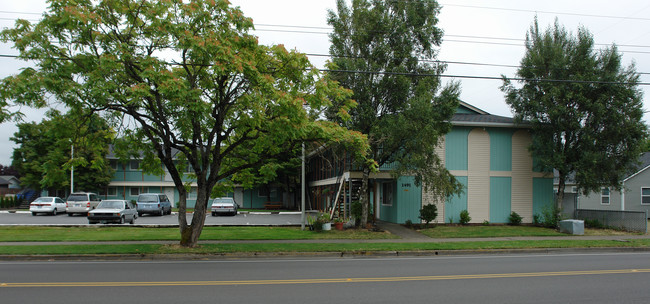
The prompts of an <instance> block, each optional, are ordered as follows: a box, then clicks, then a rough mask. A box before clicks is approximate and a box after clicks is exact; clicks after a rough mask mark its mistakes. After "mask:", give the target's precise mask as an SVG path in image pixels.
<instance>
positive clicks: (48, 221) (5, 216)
mask: <svg viewBox="0 0 650 304" xmlns="http://www.w3.org/2000/svg"><path fill="white" fill-rule="evenodd" d="M187 219H188V221H190V220H191V219H192V215H191V214H188V215H187ZM135 224H136V225H178V214H177V213H172V214H171V215H163V216H158V215H144V216H141V217H138V218H137V219H136V220H135ZM205 224H206V225H207V226H210V225H264V226H269V225H271V226H278V225H280V226H281V225H300V214H238V215H236V216H211V215H210V214H208V215H207V216H206V219H205ZM0 225H88V219H87V218H86V217H85V216H79V215H75V216H67V215H66V214H59V215H42V214H37V215H36V216H32V214H31V213H28V212H21V213H0ZM123 225H125V226H128V225H129V224H123Z"/></svg>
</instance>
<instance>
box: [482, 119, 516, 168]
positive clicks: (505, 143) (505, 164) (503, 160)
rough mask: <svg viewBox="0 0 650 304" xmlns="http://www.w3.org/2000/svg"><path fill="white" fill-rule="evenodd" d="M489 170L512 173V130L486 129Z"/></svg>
mask: <svg viewBox="0 0 650 304" xmlns="http://www.w3.org/2000/svg"><path fill="white" fill-rule="evenodd" d="M488 133H489V134H490V170H492V171H512V134H513V133H514V130H512V129H488Z"/></svg>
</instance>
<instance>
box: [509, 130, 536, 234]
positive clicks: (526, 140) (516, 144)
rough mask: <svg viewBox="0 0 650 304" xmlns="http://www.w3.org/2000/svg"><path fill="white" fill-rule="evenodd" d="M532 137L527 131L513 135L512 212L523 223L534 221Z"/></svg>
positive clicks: (520, 131)
mask: <svg viewBox="0 0 650 304" xmlns="http://www.w3.org/2000/svg"><path fill="white" fill-rule="evenodd" d="M530 143H531V137H530V133H528V131H526V130H519V131H517V132H515V133H514V134H513V135H512V208H511V209H512V211H514V212H517V214H519V215H520V216H521V217H522V218H523V219H522V221H523V222H528V223H531V222H532V221H533V159H532V157H531V156H530V152H528V146H530Z"/></svg>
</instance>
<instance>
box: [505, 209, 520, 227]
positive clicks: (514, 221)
mask: <svg viewBox="0 0 650 304" xmlns="http://www.w3.org/2000/svg"><path fill="white" fill-rule="evenodd" d="M508 224H510V225H513V226H519V225H521V215H519V214H517V212H514V211H512V212H510V216H509V217H508Z"/></svg>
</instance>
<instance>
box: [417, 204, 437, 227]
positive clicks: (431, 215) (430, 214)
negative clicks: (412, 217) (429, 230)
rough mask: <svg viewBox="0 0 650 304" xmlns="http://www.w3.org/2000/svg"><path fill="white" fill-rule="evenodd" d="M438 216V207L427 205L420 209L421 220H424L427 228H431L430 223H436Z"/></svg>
mask: <svg viewBox="0 0 650 304" xmlns="http://www.w3.org/2000/svg"><path fill="white" fill-rule="evenodd" d="M437 216H438V207H436V205H433V204H431V205H426V206H424V207H422V209H420V219H422V220H423V221H424V222H425V223H426V226H429V223H430V222H432V221H434V220H435V219H436V217H437Z"/></svg>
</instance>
